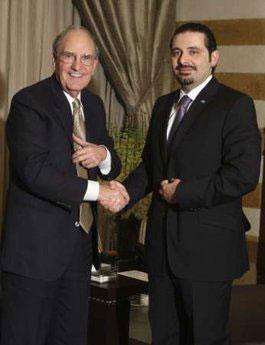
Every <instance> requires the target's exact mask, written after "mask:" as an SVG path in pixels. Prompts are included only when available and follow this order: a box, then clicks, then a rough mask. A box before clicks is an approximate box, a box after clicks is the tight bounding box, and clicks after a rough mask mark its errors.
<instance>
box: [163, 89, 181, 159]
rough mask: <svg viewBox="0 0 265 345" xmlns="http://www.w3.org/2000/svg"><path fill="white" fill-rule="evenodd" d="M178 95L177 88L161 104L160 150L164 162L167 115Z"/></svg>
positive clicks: (165, 157) (165, 156) (165, 155)
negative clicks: (163, 103)
mask: <svg viewBox="0 0 265 345" xmlns="http://www.w3.org/2000/svg"><path fill="white" fill-rule="evenodd" d="M178 97H179V90H178V91H175V92H172V93H171V94H169V96H168V97H167V99H166V103H165V105H163V116H162V121H161V126H160V138H159V139H160V140H159V142H160V150H161V156H162V159H163V161H164V163H165V164H166V162H167V125H168V120H169V116H170V113H171V110H172V107H173V104H174V103H175V102H176V99H178Z"/></svg>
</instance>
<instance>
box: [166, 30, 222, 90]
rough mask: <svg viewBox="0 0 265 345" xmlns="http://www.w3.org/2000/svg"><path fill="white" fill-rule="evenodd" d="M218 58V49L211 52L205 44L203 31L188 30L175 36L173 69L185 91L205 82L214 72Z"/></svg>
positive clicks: (172, 56) (172, 50) (172, 52)
mask: <svg viewBox="0 0 265 345" xmlns="http://www.w3.org/2000/svg"><path fill="white" fill-rule="evenodd" d="M218 58H219V53H218V51H217V50H215V51H213V52H212V53H211V54H210V53H209V51H208V49H207V47H206V46H205V35H204V34H203V33H201V32H192V31H186V32H183V33H180V34H177V35H176V36H175V37H174V38H173V41H172V47H171V61H172V69H173V73H174V75H175V77H176V79H177V80H178V81H179V83H180V85H181V86H182V88H183V89H184V91H190V90H192V89H193V88H195V87H196V86H198V85H200V84H201V83H203V82H204V80H205V79H207V77H208V76H209V75H211V74H212V68H213V67H215V66H216V64H217V62H218Z"/></svg>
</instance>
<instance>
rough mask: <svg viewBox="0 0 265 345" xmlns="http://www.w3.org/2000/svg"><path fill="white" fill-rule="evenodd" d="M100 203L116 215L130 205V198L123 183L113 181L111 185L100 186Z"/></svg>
mask: <svg viewBox="0 0 265 345" xmlns="http://www.w3.org/2000/svg"><path fill="white" fill-rule="evenodd" d="M98 201H99V203H100V205H102V206H103V207H104V208H105V209H107V210H109V211H110V212H113V213H116V212H119V211H121V210H122V209H123V208H124V207H125V206H126V205H127V204H128V202H129V201H130V197H129V194H128V192H127V190H126V188H125V187H124V186H123V185H122V184H121V183H119V182H117V181H111V182H110V183H109V185H100V187H99V197H98Z"/></svg>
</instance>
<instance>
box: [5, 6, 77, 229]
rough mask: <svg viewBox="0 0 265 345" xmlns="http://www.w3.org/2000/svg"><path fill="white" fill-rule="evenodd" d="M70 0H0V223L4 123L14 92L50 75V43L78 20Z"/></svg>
mask: <svg viewBox="0 0 265 345" xmlns="http://www.w3.org/2000/svg"><path fill="white" fill-rule="evenodd" d="M79 22H80V19H79V15H78V13H77V11H76V10H75V9H74V7H73V4H72V2H71V0H56V1H55V0H0V225H1V223H2V216H3V208H4V198H5V191H6V186H7V175H8V173H7V170H8V168H7V161H8V157H7V156H8V153H7V149H6V145H5V134H4V125H5V121H6V118H7V114H8V108H9V105H10V100H11V98H12V96H13V95H14V93H15V92H17V91H18V90H19V89H21V88H22V87H24V86H26V85H30V84H32V83H34V82H36V81H38V80H40V79H42V78H44V77H46V76H48V75H49V74H51V72H52V70H53V68H52V59H51V44H52V40H53V38H54V36H55V35H56V34H58V33H59V32H60V31H61V30H62V29H63V28H64V27H66V26H67V25H70V24H72V23H79Z"/></svg>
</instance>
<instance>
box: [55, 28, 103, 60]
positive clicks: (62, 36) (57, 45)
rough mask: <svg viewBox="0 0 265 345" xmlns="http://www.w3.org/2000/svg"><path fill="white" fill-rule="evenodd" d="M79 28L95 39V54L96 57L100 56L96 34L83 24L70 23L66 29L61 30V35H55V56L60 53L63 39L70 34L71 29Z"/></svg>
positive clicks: (77, 29) (76, 29)
mask: <svg viewBox="0 0 265 345" xmlns="http://www.w3.org/2000/svg"><path fill="white" fill-rule="evenodd" d="M79 30H82V31H84V32H86V33H87V35H88V36H89V37H90V38H91V40H92V41H93V43H94V46H95V56H96V57H98V56H99V49H98V46H97V45H96V43H95V39H94V36H93V35H92V34H91V32H90V31H88V30H87V28H85V27H84V26H82V25H70V26H68V27H67V28H66V29H64V30H63V31H62V32H60V33H59V35H57V36H56V37H55V39H54V40H53V43H52V51H53V55H54V56H55V57H56V56H57V55H58V50H59V46H60V44H61V41H62V39H63V38H64V37H65V36H66V35H67V34H68V32H70V31H79Z"/></svg>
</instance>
